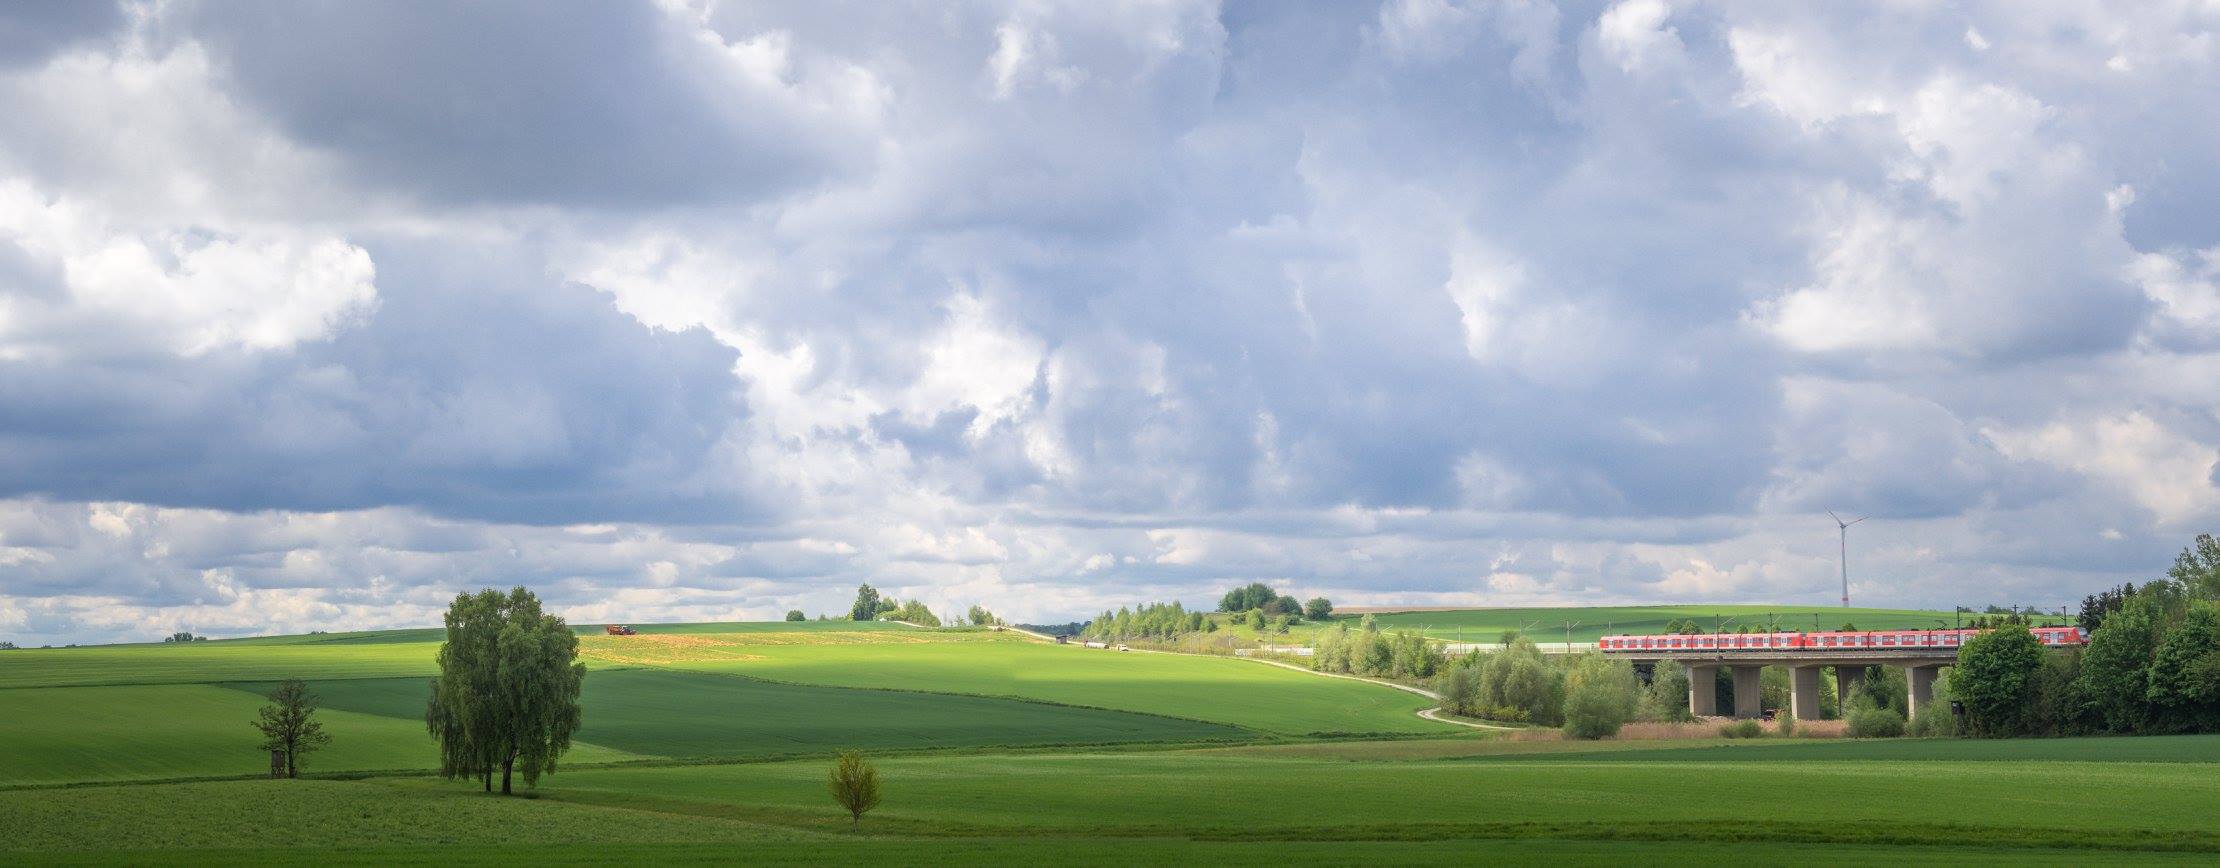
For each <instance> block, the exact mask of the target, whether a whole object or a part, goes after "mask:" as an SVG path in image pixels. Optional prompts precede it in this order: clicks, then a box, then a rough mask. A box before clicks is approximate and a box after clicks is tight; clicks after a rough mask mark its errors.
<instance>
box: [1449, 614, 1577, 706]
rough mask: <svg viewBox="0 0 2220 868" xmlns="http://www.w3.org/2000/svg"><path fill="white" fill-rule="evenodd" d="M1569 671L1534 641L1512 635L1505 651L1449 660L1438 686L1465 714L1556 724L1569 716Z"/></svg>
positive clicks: (1467, 655)
mask: <svg viewBox="0 0 2220 868" xmlns="http://www.w3.org/2000/svg"><path fill="white" fill-rule="evenodd" d="M1565 675H1566V673H1565V671H1564V670H1563V668H1562V667H1561V666H1559V665H1556V664H1555V663H1553V662H1552V661H1550V660H1549V659H1548V658H1546V657H1544V656H1543V655H1542V649H1541V647H1540V646H1537V645H1535V644H1534V640H1532V639H1528V638H1526V637H1524V636H1514V637H1512V639H1511V641H1510V642H1509V643H1507V644H1506V645H1505V646H1504V648H1503V650H1501V651H1497V652H1494V653H1487V654H1483V653H1480V652H1478V651H1474V652H1472V653H1469V654H1465V655H1462V656H1459V657H1457V658H1455V659H1452V660H1449V661H1448V662H1447V663H1446V664H1445V665H1444V666H1443V667H1442V671H1441V673H1440V675H1438V676H1436V678H1435V681H1434V687H1435V692H1437V693H1440V694H1441V696H1442V704H1443V705H1445V706H1448V708H1449V710H1450V711H1452V712H1455V713H1457V714H1460V715H1463V716H1466V717H1484V718H1488V719H1490V720H1501V721H1507V722H1513V723H1538V724H1542V725H1544V726H1557V725H1560V724H1562V723H1564V718H1565V713H1564V709H1565Z"/></svg>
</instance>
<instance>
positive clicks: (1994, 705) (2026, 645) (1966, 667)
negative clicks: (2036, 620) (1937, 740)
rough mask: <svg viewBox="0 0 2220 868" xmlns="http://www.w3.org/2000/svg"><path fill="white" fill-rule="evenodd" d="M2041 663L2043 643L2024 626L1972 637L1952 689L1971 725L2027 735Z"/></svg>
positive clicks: (1979, 731)
mask: <svg viewBox="0 0 2220 868" xmlns="http://www.w3.org/2000/svg"><path fill="white" fill-rule="evenodd" d="M2042 666H2043V644H2042V643H2041V642H2039V641H2037V640H2036V638H2035V634H2033V633H2030V632H2028V631H2027V628H2026V627H2024V626H2021V625H2017V624H2015V625H2011V626H2006V627H1999V628H1997V629H1995V630H1991V631H1989V632H1986V633H1982V634H1980V635H1977V636H1975V637H1973V638H1972V639H1971V640H1968V641H1967V642H1966V644H1965V645H1963V646H1961V647H1960V648H1959V649H1958V671H1957V674H1956V675H1955V676H1954V677H1953V678H1952V679H1951V690H1952V692H1953V693H1954V694H1955V695H1956V696H1957V697H1958V699H1959V700H1960V701H1961V702H1963V703H1964V704H1965V707H1966V727H1967V729H1969V730H1971V731H1972V732H1973V734H1974V735H1980V736H1991V737H1995V736H2012V735H2023V734H2025V733H2027V732H2028V729H2029V727H2028V723H2029V720H2028V718H2029V711H2030V709H2031V708H2032V706H2033V705H2034V701H2035V698H2036V696H2035V688H2036V673H2037V672H2038V671H2039V670H2041V669H2042ZM1853 724H1855V720H1853Z"/></svg>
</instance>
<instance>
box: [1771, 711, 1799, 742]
mask: <svg viewBox="0 0 2220 868" xmlns="http://www.w3.org/2000/svg"><path fill="white" fill-rule="evenodd" d="M1773 728H1774V730H1775V731H1776V732H1779V733H1780V734H1781V737H1782V738H1794V737H1796V712H1794V711H1790V710H1788V709H1786V708H1783V709H1781V713H1780V716H1778V717H1775V718H1773Z"/></svg>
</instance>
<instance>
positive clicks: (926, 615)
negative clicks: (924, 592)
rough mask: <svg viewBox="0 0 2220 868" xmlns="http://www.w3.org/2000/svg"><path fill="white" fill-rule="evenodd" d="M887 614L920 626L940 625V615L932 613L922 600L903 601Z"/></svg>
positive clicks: (897, 619)
mask: <svg viewBox="0 0 2220 868" xmlns="http://www.w3.org/2000/svg"><path fill="white" fill-rule="evenodd" d="M888 614H890V615H892V616H893V619H894V620H896V621H908V622H910V623H912V624H916V625H918V626H920V627H938V626H940V616H939V615H935V614H933V610H932V609H930V608H927V607H926V605H925V601H923V600H911V601H909V602H907V603H903V604H902V605H900V606H897V607H895V608H894V610H893V611H892V612H890V613H888Z"/></svg>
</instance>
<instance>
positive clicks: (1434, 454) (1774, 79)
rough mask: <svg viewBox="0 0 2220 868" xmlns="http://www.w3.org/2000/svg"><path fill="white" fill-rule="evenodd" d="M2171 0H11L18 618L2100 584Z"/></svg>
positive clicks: (2191, 302)
mask: <svg viewBox="0 0 2220 868" xmlns="http://www.w3.org/2000/svg"><path fill="white" fill-rule="evenodd" d="M2216 29H2220V21H2216V20H2215V16H2214V14H2213V13H2212V11H2211V10H2210V9H2206V8H2203V7H2200V6H2197V5H2195V4H2182V5H2179V6H2178V7H2177V6H2174V5H2170V4H2138V5H2134V6H2126V7H2114V8H2101V7H2089V6H2083V5H2078V4H2047V3H2046V4H2023V3H2013V4H1983V3H1975V4H1965V5H1953V6H1941V7H1895V6H1892V7H1886V8H1870V7H1840V8H1829V9H1816V8H1811V7H1801V6H1791V5H1782V4H1770V5H1754V6H1747V5H1745V6H1737V5H1715V4H1687V3H1674V2H1662V0H1623V2H1612V3H1605V4H1585V5H1577V4H1559V3H1552V2H1547V0H1517V2H1501V3H1470V2H1464V0H1386V2H1379V3H1363V4H1293V3H1254V4H1252V3H1236V4H1225V5H1219V4H1210V3H1200V2H1197V3H1182V2H1174V3H1161V4H1099V3H1019V4H1001V3H982V4H958V5H953V6H941V7H896V6H888V5H885V4H858V5H853V6H850V5H845V4H837V3H834V4H807V5H786V6H776V5H773V6H763V5H755V4H716V3H696V2H683V0H681V2H658V3H648V2H640V3H582V4H575V5H565V6H561V7H559V8H557V9H554V10H550V9H548V8H547V7H546V6H544V5H529V4H527V5H517V4H502V3H485V4H474V5H472V6H470V7H467V8H461V9H456V8H450V7H445V6H433V5H423V4H409V3H397V4H394V3H389V4H368V5H365V4H322V3H309V4H275V5H262V4H245V5H241V4H227V3H198V2H181V3H161V4H138V3H132V4H125V5H118V6H113V7H110V6H104V5H100V4H78V5H77V6H76V7H75V8H73V9H71V10H69V11H67V12H66V13H65V12H62V11H60V10H58V9H52V8H46V7H45V6H44V5H35V6H34V7H33V8H29V9H24V10H16V9H10V10H8V11H7V12H5V13H0V109H4V110H6V111H7V112H8V113H9V114H10V116H11V117H15V118H20V119H22V122H21V123H17V124H13V125H10V126H9V127H8V129H7V130H6V131H4V132H0V498H4V499H0V632H7V633H15V634H22V635H27V636H34V637H38V639H39V641H48V640H53V641H66V640H74V639H78V638H113V637H133V638H144V637H145V636H146V635H150V634H155V633H160V632H166V631H167V629H170V628H173V627H181V628H196V629H198V630H202V631H209V632H227V631H231V632H253V631H258V630H267V629H301V628H306V627H311V626H315V627H334V626H382V625H386V624H398V623H420V622H424V621H427V620H429V618H430V614H429V613H430V612H432V611H434V610H435V609H436V607H437V606H438V605H440V603H441V601H442V600H443V599H444V598H445V596H446V595H447V594H451V593H452V592H453V591H454V590H457V589H459V588H462V587H471V586H482V585H503V584H510V583H519V582H521V583H528V584H533V585H535V586H537V587H541V588H542V589H543V590H544V591H545V593H546V594H547V595H548V596H549V598H550V599H551V600H553V601H554V602H555V603H556V604H557V605H558V606H559V607H561V608H563V610H564V611H566V612H569V613H570V614H572V615H573V616H574V617H577V618H580V619H586V620H624V621H646V620H652V619H660V618H674V619H675V618H696V617H702V618H707V617H716V618H728V617H737V616H741V615H747V616H753V617H766V616H773V615H776V614H778V613H782V612H783V611H784V610H785V609H787V608H791V607H800V608H804V609H805V610H810V611H838V610H839V609H840V608H841V607H842V604H843V602H844V598H845V597H846V596H847V595H848V594H850V593H851V592H852V589H853V587H854V586H855V584H857V583H859V582H863V581H870V582H872V583H873V584H874V585H877V586H879V587H881V588H883V589H887V590H888V591H890V592H891V593H895V594H897V595H900V596H903V597H905V598H907V597H918V598H921V599H924V600H926V601H927V602H928V603H929V604H931V605H934V606H936V607H941V608H944V609H946V608H961V607H963V606H966V605H969V604H971V603H974V602H984V603H987V604H988V605H989V606H990V607H992V608H995V609H996V610H997V611H999V612H1002V613H1003V614H1005V615H1010V616H1014V617H1018V618H1042V619H1050V618H1053V619H1059V620H1060V619H1063V618H1068V617H1073V616H1077V615H1080V614H1082V613H1085V612H1089V611H1097V610H1099V609H1100V608H1102V607H1104V606H1114V605H1118V604H1121V603H1130V602H1136V601H1138V599H1139V598H1156V599H1173V598H1180V599H1187V600H1188V601H1190V602H1203V601H1206V600H1207V599H1208V598H1210V597H1211V596H1214V591H1215V589H1216V586H1218V585H1221V584H1225V583H1229V582H1231V583H1237V582H1246V581H1249V580H1254V579H1261V580H1265V581H1272V582H1278V583H1281V584H1283V585H1286V586H1288V587H1290V588H1292V589H1295V590H1299V591H1301V592H1303V593H1305V594H1306V595H1307V594H1309V593H1326V594H1329V595H1330V596H1333V597H1334V598H1335V599H1336V600H1345V601H1348V602H1352V603H1356V602H1374V603H1382V602H1413V603H1434V604H1448V603H1546V602H1597V603H1603V602H1626V601H1642V600H1662V599H1674V600H1691V601H1734V600H1766V601H1779V602H1783V603H1787V604H1814V605H1816V604H1824V603H1826V602H1828V601H1830V600H1832V599H1833V597H1834V596H1835V595H1836V594H1837V593H1839V591H1838V590H1837V588H1836V587H1835V581H1836V578H1835V576H1834V573H1833V561H1832V553H1833V543H1834V537H1833V525H1832V524H1831V523H1829V522H1828V521H1827V520H1826V519H1825V517H1824V515H1823V511H1824V510H1827V509H1849V510H1853V511H1858V512H1861V513H1865V512H1870V513H1873V514H1875V515H1876V516H1877V517H1876V518H1875V519H1874V521H1872V522H1869V523H1868V524H1866V525H1862V526H1861V529H1862V530H1864V531H1865V533H1864V535H1863V536H1861V537H1860V540H1861V541H1862V543H1863V544H1864V545H1865V546H1866V548H1864V549H1861V550H1860V552H1859V553H1858V555H1857V559H1856V561H1855V564H1854V575H1853V589H1852V592H1853V596H1854V597H1856V598H1857V599H1860V600H1868V601H1872V602H1876V603H1889V604H1897V605H1922V604H1927V605H1949V604H1952V603H1961V602H1962V603H1981V602H2021V603H2031V602H2040V603H2046V604H2055V603H2057V602H2062V601H2067V600H2072V599H2078V598H2079V597H2080V596H2081V595H2082V594H2084V593H2087V592H2088V590H2089V589H2090V588H2092V587H2093V586H2096V585H2100V584H2105V583H2109V582H2113V581H2118V580H2120V579H2123V578H2139V577H2142V576H2144V575H2147V574H2148V573H2150V572H2151V571H2153V570H2155V569H2157V568H2160V567H2162V566H2163V564H2164V563H2165V560H2166V558H2167V557H2168V553H2169V551H2170V550H2171V548H2172V547H2173V546H2175V545H2178V543H2179V537H2180V536H2182V535H2184V534H2187V533H2191V532H2194V531H2196V530H2200V529H2205V528H2207V527H2208V526H2209V524H2210V522H2212V521H2214V520H2215V519H2220V500H2216V499H2215V497H2214V495H2213V494H2212V491H2213V480H2212V476H2213V470H2214V468H2213V466H2212V465H2213V462H2214V460H2215V454H2216V453H2215V449H2216V448H2220V446H2216V444H2220V413H2216V412H2215V411H2214V408H2215V407H2216V406H2220V391H2216V390H2215V389H2213V388H2211V387H2208V386H2206V385H2204V384H2207V383H2213V382H2220V376H2216V375H2220V352H2216V350H2220V340H2216V339H2215V334H2214V328H2215V325H2216V323H2220V295H2215V288H2214V285H2215V277H2214V274H2215V268H2214V265H2213V262H2214V259H2215V253H2214V251H2215V250H2220V235H2216V234H2215V232H2214V230H2213V226H2215V225H2220V224H2216V223H2215V222H2214V221H2213V220H2212V219H2211V213H2210V211H2211V206H2210V203H2211V202H2212V201H2213V200H2214V195H2213V194H2214V192H2215V191H2216V190H2220V171H2215V170H2214V169H2213V166H2212V161H2211V160H2210V159H2209V158H2208V157H2207V155H2208V154H2209V153H2211V152H2212V151H2213V150H2214V149H2215V148H2216V147H2220V123H2216V122H2214V120H2213V119H2214V118H2216V117H2220V111H2214V110H2213V109H2215V108H2216V106H2215V105H2213V102H2214V100H2213V97H2212V94H2214V93H2216V92H2220V88H2216V87H2215V86H2214V85H2215V84H2216V82H2215V65H2216V64H2220V58H2216V57H2215V56H2214V46H2215V45H2216V44H2220V42H2216V41H2215V39H2214V38H2213V31H2214V30H2216ZM256 612H264V613H267V614H265V615H262V616H259V618H258V616H257V615H256V614H255V613H256Z"/></svg>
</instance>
